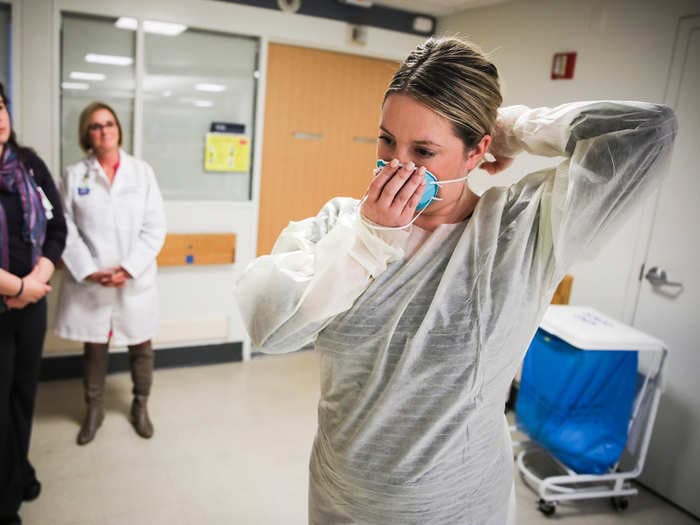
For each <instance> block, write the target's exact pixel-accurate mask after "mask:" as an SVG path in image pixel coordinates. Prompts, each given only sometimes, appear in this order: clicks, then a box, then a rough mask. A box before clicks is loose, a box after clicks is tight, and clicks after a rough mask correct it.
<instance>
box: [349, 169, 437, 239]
mask: <svg viewBox="0 0 700 525" xmlns="http://www.w3.org/2000/svg"><path fill="white" fill-rule="evenodd" d="M424 191H425V168H424V167H421V168H418V169H416V166H415V164H414V163H413V162H409V163H408V164H406V165H404V166H403V167H399V161H398V160H397V159H394V160H392V161H391V162H390V163H389V164H387V165H386V166H384V167H383V168H381V169H380V170H379V171H378V172H377V173H376V175H375V177H374V179H373V180H372V183H371V184H370V185H369V189H368V190H367V197H366V199H365V201H364V203H363V205H362V209H361V210H360V212H361V213H362V215H363V216H364V217H365V219H367V220H369V221H371V222H373V223H374V224H378V225H380V226H392V227H395V226H404V225H406V224H408V223H409V222H411V219H413V215H414V214H415V212H416V207H417V206H418V203H419V202H420V199H421V197H422V196H423V192H424Z"/></svg>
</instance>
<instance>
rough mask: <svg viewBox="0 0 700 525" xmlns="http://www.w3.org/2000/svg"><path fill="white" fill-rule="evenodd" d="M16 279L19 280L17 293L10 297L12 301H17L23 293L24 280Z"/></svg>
mask: <svg viewBox="0 0 700 525" xmlns="http://www.w3.org/2000/svg"><path fill="white" fill-rule="evenodd" d="M18 279H19V291H18V292H17V293H16V294H15V295H13V296H12V297H13V298H14V299H19V297H20V296H21V295H22V292H23V291H24V279H22V278H21V277H19V278H18Z"/></svg>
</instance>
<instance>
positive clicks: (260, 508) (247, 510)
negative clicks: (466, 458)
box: [21, 351, 698, 525]
mask: <svg viewBox="0 0 700 525" xmlns="http://www.w3.org/2000/svg"><path fill="white" fill-rule="evenodd" d="M130 389H131V385H130V379H129V376H128V374H118V375H112V376H110V377H109V378H108V389H107V394H106V407H107V417H106V418H105V422H104V424H103V426H102V428H101V429H100V431H99V433H98V435H97V438H96V440H95V441H94V442H93V443H90V444H89V445H87V446H84V447H79V446H77V445H76V444H75V435H76V433H77V431H78V425H79V420H80V418H81V415H82V411H83V401H82V392H81V384H80V382H79V381H78V380H72V381H60V382H53V383H43V384H41V385H40V387H39V398H38V403H37V414H36V421H35V427H34V437H33V442H32V451H31V457H32V460H33V462H34V465H35V466H36V468H37V471H38V474H39V477H40V479H41V481H42V482H43V486H44V491H43V493H42V495H41V497H40V498H39V499H38V500H37V501H35V502H32V503H27V504H25V505H24V506H23V507H22V511H21V515H22V517H23V519H24V523H25V524H26V525H161V524H162V525H166V524H167V525H195V524H197V525H200V524H202V525H224V524H225V525H257V524H260V525H303V524H305V523H306V492H307V468H308V456H309V450H310V448H311V442H312V439H313V436H314V432H315V424H316V402H317V398H318V361H317V356H316V354H314V353H313V352H308V351H307V352H301V353H297V354H293V355H288V356H280V357H265V358H261V359H255V360H253V361H252V362H249V363H236V364H226V365H216V366H204V367H194V368H181V369H172V370H159V371H157V373H156V380H155V385H154V392H153V397H152V400H151V405H150V406H151V414H152V418H153V421H154V424H155V427H156V434H155V436H154V437H153V439H151V440H143V439H141V438H139V437H138V436H137V435H136V434H135V433H134V431H133V430H132V429H131V426H130V425H129V423H128V421H127V418H126V414H127V412H128V409H129V403H130V401H131V394H130ZM516 490H517V501H518V523H519V524H520V525H530V524H539V523H549V522H551V521H552V519H554V520H555V521H561V522H566V523H567V524H571V525H579V524H589V523H590V524H595V525H608V524H618V523H630V524H632V523H634V524H639V525H644V524H649V525H651V524H653V525H675V524H677V525H685V524H696V523H698V521H696V520H693V519H692V518H690V517H689V516H687V515H685V514H683V513H682V512H680V511H678V510H677V509H675V508H673V507H671V506H669V505H668V504H666V503H665V502H663V501H662V500H660V499H658V498H657V497H655V496H654V495H652V494H650V493H648V492H646V491H642V494H641V495H640V496H638V497H635V498H633V499H632V500H631V502H630V508H629V509H628V510H627V511H626V512H624V513H620V514H616V513H615V512H613V511H612V510H611V508H610V505H609V503H608V502H607V501H600V502H593V503H590V502H588V503H587V504H585V505H583V504H582V505H579V506H561V507H559V509H558V510H557V513H556V515H555V517H554V518H550V519H548V518H545V517H543V516H542V515H541V514H540V513H539V511H538V510H537V508H536V504H535V501H536V498H535V495H534V493H533V492H532V491H530V490H529V489H528V488H527V487H525V486H524V485H523V484H522V481H520V480H519V479H518V481H517V482H516Z"/></svg>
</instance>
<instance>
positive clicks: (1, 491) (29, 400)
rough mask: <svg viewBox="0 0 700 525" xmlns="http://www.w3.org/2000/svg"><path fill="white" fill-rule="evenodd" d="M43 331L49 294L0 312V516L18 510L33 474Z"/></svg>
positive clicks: (44, 330)
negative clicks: (31, 458)
mask: <svg viewBox="0 0 700 525" xmlns="http://www.w3.org/2000/svg"><path fill="white" fill-rule="evenodd" d="M45 335H46V300H45V299H42V300H41V301H39V302H38V303H36V304H30V305H27V306H26V307H25V308H23V309H22V310H9V311H6V312H4V313H1V314H0V518H2V517H5V516H12V515H13V514H15V513H16V512H17V511H18V509H19V506H20V504H21V503H22V492H23V490H24V487H25V486H26V485H27V484H28V483H29V482H30V481H31V480H32V479H33V478H34V476H35V474H34V468H33V467H32V465H31V464H30V463H29V440H30V438H31V433H32V419H33V417H34V400H35V398H36V387H37V382H38V380H39V367H40V365H41V352H42V348H43V346H44V336H45Z"/></svg>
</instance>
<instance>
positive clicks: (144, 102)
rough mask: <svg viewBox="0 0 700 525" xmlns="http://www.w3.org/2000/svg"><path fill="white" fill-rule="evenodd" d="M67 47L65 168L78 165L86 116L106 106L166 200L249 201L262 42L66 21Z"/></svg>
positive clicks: (170, 27)
mask: <svg viewBox="0 0 700 525" xmlns="http://www.w3.org/2000/svg"><path fill="white" fill-rule="evenodd" d="M139 32H142V33H143V38H137V35H138V33H139ZM98 35H99V36H98ZM62 40H63V47H62V59H63V60H62V79H61V82H62V83H61V93H62V97H61V99H62V122H63V130H62V132H63V133H62V137H63V138H62V159H63V165H64V166H65V165H66V164H68V163H70V162H73V161H74V159H77V158H80V149H79V147H78V118H79V114H80V111H81V110H82V108H83V107H85V106H86V105H87V104H88V103H90V102H92V101H94V100H101V101H104V102H107V103H108V104H110V105H112V106H113V107H114V109H115V110H116V111H117V112H118V113H119V118H120V119H121V121H122V127H123V128H124V132H125V135H128V136H125V140H124V149H125V150H126V151H129V152H131V151H132V149H133V151H135V152H136V154H138V155H139V156H140V157H141V158H143V159H144V160H145V161H147V162H148V163H149V164H151V166H153V169H154V170H155V172H156V176H157V177H158V182H159V184H160V187H161V191H162V192H163V195H164V197H165V198H166V199H170V200H228V201H241V200H249V199H250V198H251V173H252V139H253V135H254V119H255V99H256V89H257V85H256V82H257V75H258V73H257V61H258V50H259V41H258V39H255V38H248V37H240V36H236V35H230V34H224V33H219V32H213V31H205V30H200V29H194V28H189V27H187V26H185V25H181V24H173V23H164V22H157V21H151V20H137V19H135V18H129V17H122V18H118V19H108V18H96V17H86V16H82V15H73V14H64V16H63V26H62ZM139 42H141V44H140V45H141V47H139V44H138V43H139ZM88 56H90V57H91V60H92V61H88V58H87V57H88ZM95 56H97V57H98V58H99V59H100V61H98V62H95V61H94V57H95ZM105 57H110V58H105ZM137 64H138V66H137ZM134 126H138V129H134ZM132 136H133V137H134V139H133V144H132V140H131V137H132Z"/></svg>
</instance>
